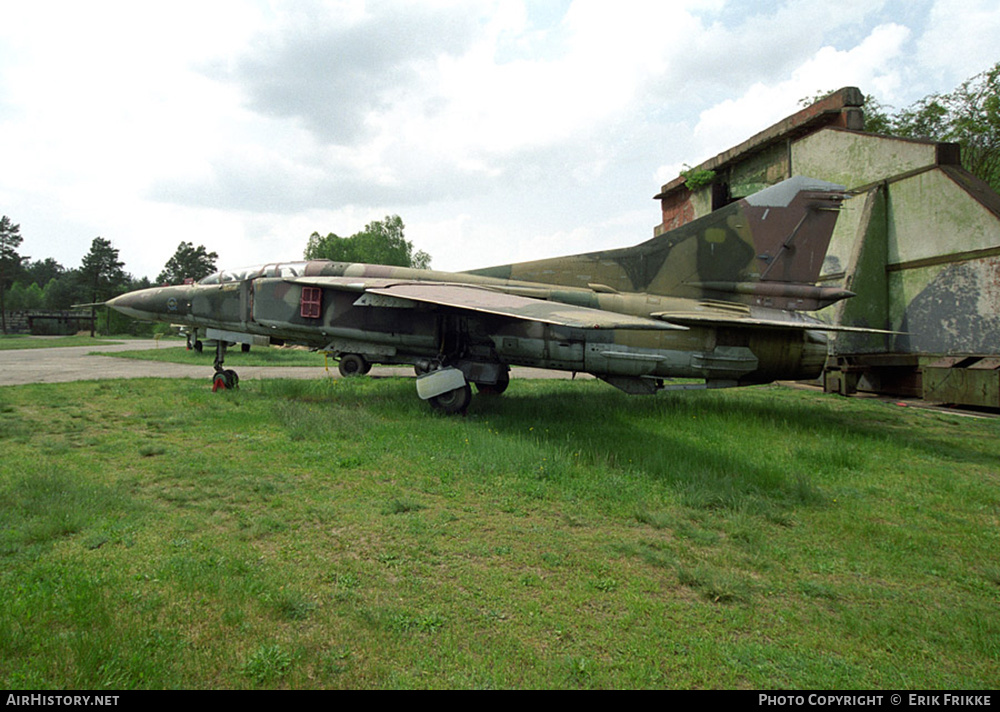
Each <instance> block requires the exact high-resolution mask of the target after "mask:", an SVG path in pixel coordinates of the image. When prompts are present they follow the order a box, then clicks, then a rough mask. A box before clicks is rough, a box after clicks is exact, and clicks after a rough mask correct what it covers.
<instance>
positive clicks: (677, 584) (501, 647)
mask: <svg viewBox="0 0 1000 712" xmlns="http://www.w3.org/2000/svg"><path fill="white" fill-rule="evenodd" d="M241 386H242V387H241V389H240V390H239V391H235V392H227V393H224V394H212V393H211V392H210V391H209V390H208V389H207V387H205V385H204V384H202V383H200V382H194V381H178V382H174V383H171V382H167V381H161V380H153V379H151V380H144V381H102V382H97V383H79V384H66V385H52V386H24V387H9V388H4V389H0V447H2V450H3V453H4V454H3V457H2V459H0V516H2V517H3V526H2V528H0V595H2V596H3V600H4V601H5V602H6V605H5V606H3V607H0V660H3V665H0V684H3V685H6V686H7V687H9V688H18V687H25V688H46V687H53V688H54V687H70V688H74V687H75V688H84V687H86V688H92V689H99V688H112V689H125V688H160V687H195V688H199V687H230V688H255V687H345V688H359V687H368V688H393V687H401V688H415V687H420V688H423V687H437V688H441V687H460V688H494V687H518V688H534V687H539V688H543V687H574V688H611V687H614V688H620V687H756V688H768V689H773V688H775V687H795V688H809V687H816V688H833V687H852V688H874V687H883V688H887V687H895V688H914V689H916V688H953V689H966V688H989V687H994V686H995V682H996V680H997V679H998V672H1000V649H998V645H997V642H996V641H997V640H998V639H1000V623H998V622H997V618H996V616H995V615H993V611H995V608H996V605H997V602H998V599H1000V574H998V570H997V566H996V559H995V552H996V551H997V550H998V543H1000V542H998V539H1000V534H998V530H997V527H996V522H997V520H998V515H1000V494H998V492H1000V490H998V488H997V484H998V468H997V463H998V462H1000V440H998V438H997V435H998V429H1000V424H998V421H995V420H975V419H969V418H961V417H957V416H952V415H948V414H939V413H936V412H932V411H920V410H916V409H903V408H897V407H895V406H893V405H889V404H884V403H880V402H875V401H866V400H860V399H857V400H853V399H852V400H845V399H840V398H836V397H827V396H822V395H817V394H813V393H806V392H801V391H794V390H790V389H783V388H757V389H747V390H740V391H728V392H706V393H685V394H667V395H665V396H663V397H657V398H628V397H626V396H624V395H622V394H619V393H617V392H616V391H613V390H611V389H610V388H608V387H607V386H604V385H603V384H600V383H597V382H575V383H570V382H548V381H545V382H543V381H538V382H515V383H514V384H512V386H511V388H510V390H509V391H508V392H507V393H506V394H505V395H504V396H503V397H502V398H494V399H488V398H477V399H476V400H475V401H474V403H473V406H472V408H471V409H470V412H469V414H468V416H466V417H444V416H441V415H439V414H437V413H435V412H433V411H431V410H429V409H428V408H427V407H426V404H424V403H422V402H420V401H419V399H417V398H416V397H415V394H414V393H413V384H412V381H411V380H406V379H399V380H394V379H351V380H339V381H332V380H323V379H320V380H316V381H257V382H247V383H245V384H241Z"/></svg>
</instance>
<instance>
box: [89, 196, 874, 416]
mask: <svg viewBox="0 0 1000 712" xmlns="http://www.w3.org/2000/svg"><path fill="white" fill-rule="evenodd" d="M843 198H844V188H843V187H841V186H837V185H833V184H830V183H825V182H822V181H817V180H812V179H808V178H802V177H797V178H792V179H790V180H787V181H785V182H783V183H780V184H778V185H776V186H773V187H771V188H768V189H766V190H763V191H761V192H759V193H756V194H754V195H752V196H750V197H747V198H744V199H741V200H739V201H737V202H735V203H732V204H730V205H727V206H726V207H724V208H721V209H719V210H716V211H715V212H713V213H711V214H709V215H707V216H705V217H703V218H700V219H698V220H694V221H692V222H690V223H688V224H687V225H684V226H682V227H680V228H678V229H676V230H673V231H670V232H667V233H664V234H662V235H659V236H657V237H654V238H653V239H651V240H648V241H646V242H643V243H641V244H639V245H636V246H634V247H630V248H622V249H615V250H608V251H603V252H592V253H587V254H581V255H575V256H570V257H562V258H555V259H548V260H541V261H535V262H527V263H520V264H512V265H505V266H502V267H494V268H489V269H483V270H476V271H471V272H460V273H450V272H437V271H431V270H417V269H408V268H402V267H388V266H384V265H368V264H349V263H342V262H330V261H325V260H314V261H309V262H292V263H276V264H270V265H265V266H262V267H253V268H247V269H242V270H235V271H223V272H219V273H216V274H214V275H211V276H209V277H207V278H205V279H203V280H202V281H201V282H199V283H197V284H194V285H185V286H173V287H156V288H153V289H145V290H141V291H137V292H131V293H128V294H124V295H122V296H119V297H116V298H114V299H112V300H110V301H109V302H107V304H108V306H110V307H112V308H113V309H116V310H118V311H120V312H122V313H124V314H127V315H129V316H132V317H135V318H137V319H144V320H155V321H166V322H170V323H179V324H183V325H185V326H186V327H187V328H188V331H189V333H191V332H193V333H194V334H195V338H196V339H197V335H198V334H199V333H203V334H204V335H205V336H206V338H209V339H213V340H215V341H216V342H217V344H218V346H217V350H216V359H215V375H214V377H213V389H226V388H233V387H235V386H236V383H237V382H238V378H237V376H236V374H235V373H234V372H233V371H231V370H228V369H225V367H224V360H225V351H226V344H227V342H241V343H261V342H262V341H263V342H270V343H297V344H305V345H308V346H310V347H312V348H314V349H317V350H323V351H326V352H331V353H333V354H334V355H335V356H336V357H338V358H339V359H340V370H341V373H343V374H345V375H352V374H358V373H365V372H367V370H368V369H369V368H370V366H371V364H372V363H388V364H400V363H403V364H412V365H414V366H415V367H416V369H417V372H418V374H420V375H419V376H418V378H417V380H416V385H417V394H418V395H419V396H420V398H422V399H424V400H427V401H429V402H430V404H431V405H432V406H433V407H434V408H436V409H439V410H442V411H445V412H449V413H462V412H465V411H466V409H467V408H468V406H469V404H470V401H471V398H472V390H471V387H470V384H474V385H475V386H476V388H477V390H478V391H479V392H480V393H483V394H499V393H502V392H503V391H504V390H505V389H506V388H507V386H508V383H509V368H510V367H511V366H535V367H540V368H547V369H559V370H564V371H573V372H585V373H591V374H593V375H595V376H597V377H598V378H601V379H603V380H604V381H606V382H608V383H609V384H611V385H612V386H615V387H617V388H620V389H621V390H623V391H625V392H627V393H630V394H651V393H655V392H657V391H658V390H661V389H663V388H665V387H670V386H665V384H664V380H665V379H670V378H683V379H699V380H701V381H703V383H701V384H678V387H682V388H689V387H692V386H696V387H707V388H720V387H730V386H742V385H751V384H760V383H768V382H771V381H774V380H777V379H809V378H815V377H816V376H818V375H819V373H820V372H821V370H822V368H823V365H824V362H825V359H826V355H827V345H826V336H825V332H828V331H838V330H849V331H875V330H869V329H855V328H852V327H841V326H831V325H829V324H825V323H823V322H821V321H819V320H817V319H815V318H812V317H809V316H805V315H803V314H801V313H800V312H801V311H803V310H815V309H820V308H822V307H824V306H827V305H829V304H832V303H834V302H836V301H838V300H840V299H844V298H847V297H850V296H853V295H852V293H851V292H849V291H846V290H843V289H838V288H831V287H819V286H816V284H815V282H816V279H817V277H818V274H819V269H820V266H821V265H822V262H823V259H824V256H825V254H826V249H827V246H828V243H829V240H830V235H831V233H832V232H833V228H834V225H835V223H836V220H837V214H838V210H839V207H840V203H841V201H842V199H843Z"/></svg>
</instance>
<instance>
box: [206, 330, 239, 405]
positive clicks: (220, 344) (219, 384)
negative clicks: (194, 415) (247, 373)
mask: <svg viewBox="0 0 1000 712" xmlns="http://www.w3.org/2000/svg"><path fill="white" fill-rule="evenodd" d="M225 362H226V342H225V341H221V340H220V341H217V342H216V344H215V375H214V376H212V393H216V392H218V391H232V390H235V389H237V388H239V386H240V377H239V376H237V375H236V371H233V370H232V369H224V368H223V367H222V366H223V364H225Z"/></svg>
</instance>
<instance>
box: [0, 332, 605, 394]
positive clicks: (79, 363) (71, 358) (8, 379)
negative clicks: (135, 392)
mask: <svg viewBox="0 0 1000 712" xmlns="http://www.w3.org/2000/svg"><path fill="white" fill-rule="evenodd" d="M161 347H162V346H161V344H159V343H158V342H157V341H155V340H154V339H148V340H138V341H126V342H122V343H116V344H109V345H104V346H99V345H96V344H95V345H93V346H69V347H61V348H50V349H46V348H41V349H13V350H9V351H0V386H15V385H23V384H26V383H66V382H68V381H87V380H92V379H101V378H149V377H154V378H202V379H204V380H205V382H206V383H208V382H209V380H210V379H211V377H212V366H211V363H209V362H207V360H206V364H205V365H204V366H188V365H184V364H178V363H160V362H157V361H138V360H135V359H125V358H114V357H112V356H100V355H95V352H114V351H134V350H136V349H155V348H161ZM163 348H166V347H163ZM237 372H238V373H239V375H240V380H241V381H243V380H254V379H257V378H324V377H329V376H333V377H334V378H340V373H339V372H338V371H337V369H336V368H334V367H332V365H331V368H330V371H329V372H327V371H326V369H324V368H323V367H322V366H240V367H239V370H238V371H237ZM371 373H372V375H374V376H413V369H412V368H411V367H409V366H377V367H375V368H373V369H372V371H371ZM514 376H515V377H520V378H568V377H569V374H568V373H560V372H558V371H544V370H542V369H538V368H517V369H514ZM588 377H589V376H588Z"/></svg>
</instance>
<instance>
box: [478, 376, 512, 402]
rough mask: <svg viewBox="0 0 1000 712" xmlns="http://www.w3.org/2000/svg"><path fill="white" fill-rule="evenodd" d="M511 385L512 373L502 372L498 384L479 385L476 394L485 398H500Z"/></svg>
mask: <svg viewBox="0 0 1000 712" xmlns="http://www.w3.org/2000/svg"><path fill="white" fill-rule="evenodd" d="M509 385H510V371H501V372H500V377H499V378H498V379H497V382H496V383H477V384H476V392H478V393H480V394H482V395H484V396H498V395H500V394H501V393H503V392H504V391H505V390H507V386H509Z"/></svg>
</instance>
